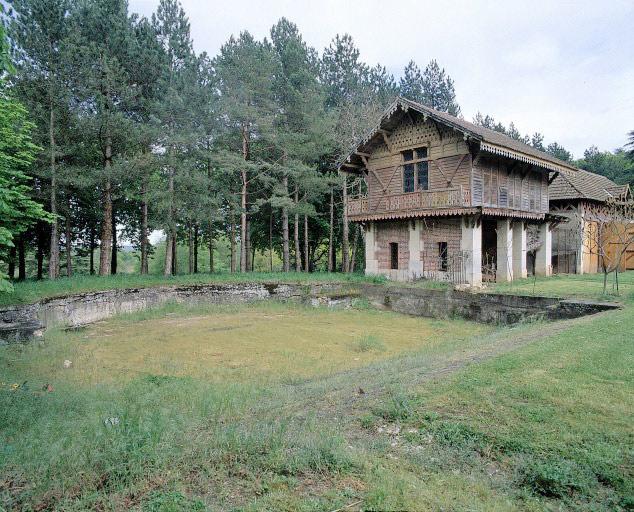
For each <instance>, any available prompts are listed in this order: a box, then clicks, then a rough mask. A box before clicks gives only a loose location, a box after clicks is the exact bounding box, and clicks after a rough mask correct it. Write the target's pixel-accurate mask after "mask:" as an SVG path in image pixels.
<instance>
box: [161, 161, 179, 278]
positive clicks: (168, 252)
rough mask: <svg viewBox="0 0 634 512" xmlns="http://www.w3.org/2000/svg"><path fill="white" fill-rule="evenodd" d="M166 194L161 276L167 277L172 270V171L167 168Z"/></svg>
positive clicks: (173, 237)
mask: <svg viewBox="0 0 634 512" xmlns="http://www.w3.org/2000/svg"><path fill="white" fill-rule="evenodd" d="M167 193H168V196H169V206H168V209H167V238H166V240H165V265H164V267H163V275H165V276H169V275H172V273H173V268H174V259H173V258H174V243H175V240H174V239H175V238H176V237H175V236H174V231H175V229H174V169H173V167H172V166H170V168H169V176H168V181H167Z"/></svg>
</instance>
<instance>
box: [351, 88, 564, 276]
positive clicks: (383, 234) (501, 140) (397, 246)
mask: <svg viewBox="0 0 634 512" xmlns="http://www.w3.org/2000/svg"><path fill="white" fill-rule="evenodd" d="M339 170H340V171H341V172H344V173H349V174H351V175H353V176H354V177H356V178H357V179H352V180H350V181H352V182H354V183H355V185H353V189H354V193H353V194H350V195H349V198H348V200H347V207H346V214H347V217H348V220H349V221H351V222H357V223H360V224H361V225H362V226H363V229H364V233H365V257H366V273H368V274H383V275H386V276H388V277H389V278H391V279H397V280H407V279H416V278H421V277H425V278H430V279H437V280H447V281H452V282H455V283H463V284H468V285H472V286H474V285H475V286H477V285H480V284H481V283H482V281H483V280H497V281H508V280H512V279H515V278H522V277H526V275H527V252H528V251H529V250H530V248H531V245H532V248H534V250H535V259H534V265H535V272H536V273H537V274H541V275H549V274H550V273H551V272H552V266H551V264H552V259H551V258H552V257H551V241H552V238H551V237H552V231H551V228H552V226H553V224H554V223H556V222H557V221H558V220H559V218H558V217H556V216H555V217H553V216H552V215H551V214H550V213H549V195H548V189H549V180H550V179H552V177H553V176H555V175H556V174H557V173H560V172H576V169H575V168H574V167H573V166H571V165H570V164H569V163H566V162H563V161H561V160H558V159H557V158H554V157H553V156H551V155H549V154H546V153H544V152H541V151H538V150H536V149H534V148H532V147H530V146H528V145H526V144H523V143H521V142H518V141H516V140H514V139H511V138H510V137H507V136H506V135H504V134H501V133H498V132H495V131H492V130H489V129H486V128H483V127H481V126H477V125H474V124H473V123H470V122H468V121H465V120H463V119H459V118H456V117H454V116H451V115H449V114H446V113H444V112H439V111H436V110H434V109H432V108H429V107H426V106H424V105H420V104H418V103H416V102H413V101H410V100H407V99H404V98H397V99H396V100H395V101H394V102H393V103H392V104H391V105H390V106H389V108H388V109H387V110H386V111H385V113H384V114H383V115H382V117H381V119H380V120H379V121H378V123H377V125H376V126H375V127H374V128H373V129H372V130H370V132H369V133H368V134H367V135H366V136H365V137H364V138H363V140H361V141H360V142H359V143H358V145H357V146H356V148H355V150H354V151H353V152H352V153H351V154H350V155H349V156H348V157H347V158H346V159H345V160H344V161H342V162H341V163H340V165H339ZM530 233H534V236H532V237H531V236H530Z"/></svg>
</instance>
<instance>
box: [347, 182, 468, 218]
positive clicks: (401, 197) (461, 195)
mask: <svg viewBox="0 0 634 512" xmlns="http://www.w3.org/2000/svg"><path fill="white" fill-rule="evenodd" d="M470 205H471V191H470V190H468V189H465V188H463V187H462V186H461V187H458V188H445V189H439V190H425V191H418V192H407V193H404V194H393V195H389V196H383V197H377V198H374V197H373V198H371V199H370V198H368V197H359V198H356V199H349V200H348V215H349V216H351V217H354V216H358V215H373V214H381V213H392V212H402V211H409V210H434V209H437V208H457V207H458V208H459V207H463V206H470Z"/></svg>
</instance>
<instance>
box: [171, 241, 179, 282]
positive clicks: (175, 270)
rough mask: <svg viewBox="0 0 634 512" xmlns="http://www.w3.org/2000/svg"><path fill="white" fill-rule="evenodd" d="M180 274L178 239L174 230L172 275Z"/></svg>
mask: <svg viewBox="0 0 634 512" xmlns="http://www.w3.org/2000/svg"><path fill="white" fill-rule="evenodd" d="M176 274H178V240H177V239H176V230H174V231H172V275H174V276H175V275H176Z"/></svg>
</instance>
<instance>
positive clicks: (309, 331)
mask: <svg viewBox="0 0 634 512" xmlns="http://www.w3.org/2000/svg"><path fill="white" fill-rule="evenodd" d="M492 330H493V328H492V327H490V326H486V325H480V324H474V323H472V322H466V321H453V320H430V319H422V318H416V317H407V316H401V315H399V314H397V313H391V312H385V311H378V310H375V309H372V308H369V307H367V308H366V307H363V308H361V309H355V310H346V309H340V310H333V309H327V308H310V307H304V306H299V305H293V304H285V303H278V302H270V303H258V304H253V305H238V306H218V305H210V306H203V307H198V308H187V307H185V306H181V305H176V304H173V305H168V306H166V307H163V308H161V309H158V310H153V311H145V312H141V313H135V314H132V315H126V316H122V317H119V318H113V319H110V320H107V321H103V322H99V323H97V324H93V325H91V326H88V327H86V328H83V329H80V330H79V331H78V332H74V333H69V332H66V331H62V330H58V331H53V332H49V333H47V343H46V344H45V345H44V346H42V347H38V348H36V349H34V350H28V349H26V351H24V350H23V349H22V348H21V347H16V350H17V352H19V353H20V361H22V363H23V364H25V365H26V366H25V367H24V368H23V369H22V372H23V374H24V375H25V376H26V375H29V374H36V375H38V376H39V378H40V379H42V378H44V379H45V380H48V381H50V382H57V383H71V384H72V385H73V386H76V385H80V386H94V385H101V384H104V383H108V385H113V386H118V385H121V384H127V383H128V382H129V381H130V380H133V379H136V378H141V377H144V376H151V375H170V376H173V377H194V378H197V379H202V380H204V381H206V382H236V383H244V382H254V381H257V382H258V383H260V384H261V383H264V382H276V381H280V380H281V381H284V382H294V381H296V380H298V379H299V380H302V379H306V378H309V377H314V376H318V375H326V374H330V373H333V372H337V371H342V370H346V369H350V368H356V367H359V366H364V365H367V364H369V363H373V362H375V361H378V360H381V359H386V358H391V357H394V356H396V355H399V354H403V353H407V352H414V351H418V352H421V351H425V352H429V351H438V350H446V345H447V344H448V343H452V344H454V345H460V344H462V343H464V341H465V340H466V339H468V338H472V337H473V336H474V335H483V334H486V333H489V332H491V331H492ZM66 359H68V360H71V361H73V363H74V366H73V369H72V371H68V370H66V369H64V368H63V366H62V362H63V361H64V360H66ZM16 364H17V363H16Z"/></svg>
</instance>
